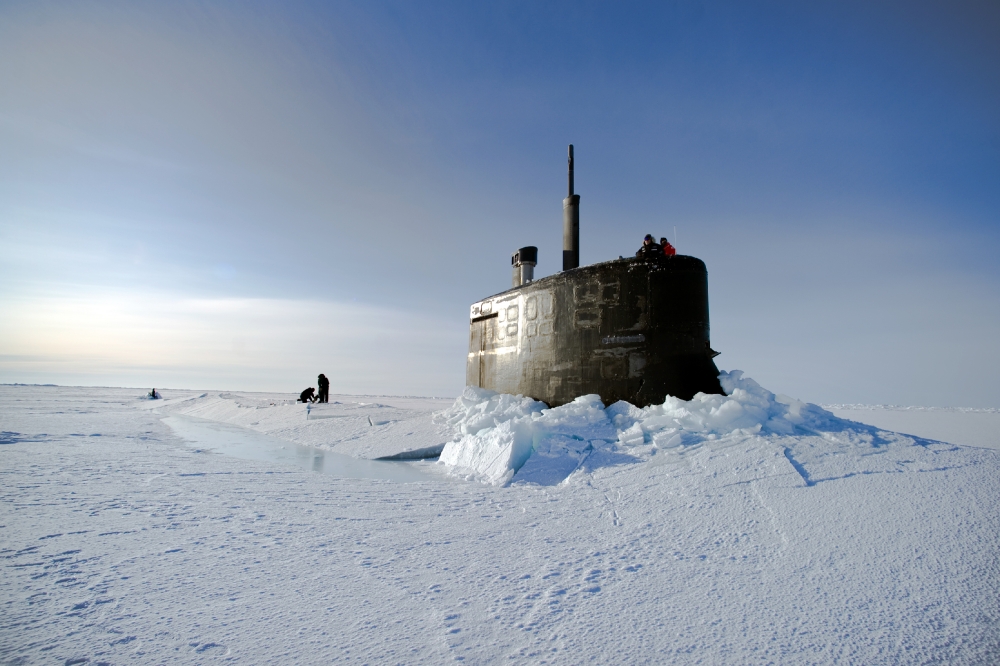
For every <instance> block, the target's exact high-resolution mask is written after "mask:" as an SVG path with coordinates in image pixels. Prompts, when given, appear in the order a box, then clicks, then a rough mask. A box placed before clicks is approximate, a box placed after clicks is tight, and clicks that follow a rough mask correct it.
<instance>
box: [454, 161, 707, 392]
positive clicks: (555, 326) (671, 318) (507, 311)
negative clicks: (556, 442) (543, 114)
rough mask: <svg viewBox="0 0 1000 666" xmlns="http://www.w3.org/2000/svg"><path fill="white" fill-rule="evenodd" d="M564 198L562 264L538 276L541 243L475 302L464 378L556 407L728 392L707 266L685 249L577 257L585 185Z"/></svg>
mask: <svg viewBox="0 0 1000 666" xmlns="http://www.w3.org/2000/svg"><path fill="white" fill-rule="evenodd" d="M568 161H569V169H568V171H569V194H568V196H567V197H566V198H565V199H564V200H563V269H562V271H561V272H559V273H556V274H554V275H550V276H547V277H543V278H540V279H538V280H535V279H534V267H535V266H536V265H537V263H538V248H537V247H534V246H527V247H522V248H520V249H519V250H517V252H515V253H514V254H513V255H512V257H511V266H512V269H513V277H512V286H511V288H510V289H508V290H507V291H503V292H500V293H498V294H494V295H493V296H489V297H488V298H484V299H482V300H480V301H478V302H476V303H473V304H472V306H471V307H470V312H469V314H470V317H469V318H470V326H469V354H468V361H467V364H466V384H467V385H469V386H477V387H480V388H485V389H490V390H493V391H497V392H498V393H510V394H515V395H523V396H527V397H531V398H533V399H535V400H540V401H542V402H544V403H546V404H548V406H549V407H557V406H559V405H564V404H566V403H568V402H572V401H573V400H574V399H575V398H577V397H579V396H581V395H587V394H594V393H596V394H598V395H600V396H601V400H602V401H603V402H604V404H605V405H610V404H612V403H614V402H616V401H618V400H625V401H627V402H630V403H632V404H633V405H636V406H638V407H645V406H647V405H654V404H662V403H663V402H664V400H666V398H667V396H674V397H677V398H680V399H682V400H690V399H691V398H693V397H694V396H695V394H697V393H699V392H701V393H715V394H724V391H723V390H722V386H721V385H720V383H719V369H718V368H717V367H716V365H715V361H714V358H715V357H716V356H718V352H716V351H714V350H713V349H712V346H711V339H710V335H709V333H710V329H709V318H708V271H707V269H706V267H705V263H704V262H703V261H701V260H700V259H697V258H695V257H690V256H684V255H675V256H672V257H660V258H657V259H656V260H646V259H640V258H621V257H620V258H618V259H616V260H612V261H605V262H601V263H597V264H592V265H590V266H580V195H578V194H576V193H575V192H574V191H573V189H574V188H573V146H572V145H570V146H569V160H568Z"/></svg>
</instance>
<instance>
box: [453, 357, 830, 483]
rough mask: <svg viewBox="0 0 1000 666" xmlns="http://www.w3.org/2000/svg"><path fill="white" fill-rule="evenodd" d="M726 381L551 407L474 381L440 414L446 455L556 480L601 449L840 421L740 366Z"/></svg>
mask: <svg viewBox="0 0 1000 666" xmlns="http://www.w3.org/2000/svg"><path fill="white" fill-rule="evenodd" d="M719 380H720V382H721V384H722V388H723V389H724V390H725V391H726V393H727V394H728V395H706V394H704V393H699V394H698V395H696V396H695V397H694V398H692V399H691V400H680V399H678V398H673V397H667V399H666V401H665V402H664V403H663V404H662V405H652V406H649V407H645V408H642V409H640V408H639V407H636V406H634V405H632V404H630V403H627V402H624V401H619V402H616V403H615V404H613V405H611V406H610V407H607V408H605V406H604V404H603V403H602V402H601V400H600V397H599V396H597V395H585V396H581V397H579V398H577V399H576V400H574V401H573V402H571V403H569V404H566V405H563V406H561V407H556V408H554V409H548V408H547V407H546V405H545V403H542V402H538V401H536V400H532V399H530V398H524V397H522V396H513V395H506V394H498V393H495V392H493V391H489V390H486V389H480V388H475V387H466V389H465V392H464V393H463V394H462V395H461V396H460V397H459V398H458V399H457V400H456V401H455V404H454V405H452V407H450V408H449V409H447V410H444V411H442V412H438V413H437V414H436V415H435V421H436V422H438V423H442V424H447V425H450V426H452V427H453V428H455V430H456V435H455V440H454V441H452V442H449V443H448V444H446V445H445V447H444V450H443V451H442V453H441V458H440V461H441V462H442V463H443V464H445V465H450V466H452V467H453V469H455V470H456V471H458V472H460V473H463V474H466V475H469V476H472V477H476V478H479V479H480V480H482V481H485V482H487V483H491V484H495V485H504V484H507V483H510V482H511V481H524V482H538V483H542V484H550V483H553V482H558V481H561V480H563V479H565V478H566V477H568V476H569V475H570V474H571V473H572V472H573V471H574V470H575V469H577V468H578V467H579V466H580V464H581V463H582V462H583V461H584V460H585V459H586V458H587V456H588V455H590V454H591V452H593V451H595V450H601V451H604V452H607V451H609V450H610V451H615V450H625V451H628V452H630V453H632V454H633V455H636V456H637V457H644V456H648V455H650V454H652V452H653V451H654V450H655V449H677V448H683V447H685V446H690V445H692V444H694V443H697V442H701V441H704V440H706V439H716V438H719V437H723V436H726V435H730V434H733V433H737V434H743V435H750V434H757V433H762V434H768V433H776V434H786V435H790V434H795V433H802V434H805V433H812V432H814V431H815V430H816V429H825V428H827V427H829V426H832V425H834V424H835V423H836V422H839V421H840V419H838V418H837V417H835V416H834V415H833V414H831V413H830V412H828V411H826V410H824V409H822V408H820V407H818V406H816V405H812V404H806V403H803V402H800V401H798V400H794V399H792V398H789V397H787V396H782V395H775V394H774V393H771V392H770V391H768V390H767V389H765V388H763V387H761V386H760V384H758V383H757V382H755V381H754V380H752V379H750V378H744V377H743V372H742V371H740V370H734V371H732V372H722V373H721V374H720V376H719Z"/></svg>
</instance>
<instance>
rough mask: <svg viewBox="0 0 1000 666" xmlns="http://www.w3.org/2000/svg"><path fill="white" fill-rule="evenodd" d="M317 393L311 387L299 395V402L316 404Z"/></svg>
mask: <svg viewBox="0 0 1000 666" xmlns="http://www.w3.org/2000/svg"><path fill="white" fill-rule="evenodd" d="M315 393H316V389H314V388H313V387H311V386H310V387H309V388H307V389H306V390H305V391H303V392H302V393H300V394H299V400H300V401H301V402H316V396H315V395H314V394H315Z"/></svg>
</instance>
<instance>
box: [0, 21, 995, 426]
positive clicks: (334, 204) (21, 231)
mask: <svg viewBox="0 0 1000 666" xmlns="http://www.w3.org/2000/svg"><path fill="white" fill-rule="evenodd" d="M998 28H1000V9H997V7H996V5H995V4H990V3H985V2H984V3H958V4H954V3H952V4H948V3H848V2H837V3H798V2H788V3H743V2H737V3H697V2H682V3H640V2H635V3H531V2H521V3H492V4H488V3H459V2H455V3H431V2H427V3H413V2H382V3H379V2H364V3H336V2H330V3H294V2H284V3H247V2H239V3H237V2H233V3H183V2H177V3H168V4H164V3H138V2H129V3H114V2H95V3H80V2H74V3H59V2H54V3H45V2H30V3H29V2H26V3H18V2H7V3H4V4H3V5H2V6H0V239H2V247H0V307H2V310H3V311H4V312H5V313H6V316H4V317H3V318H2V319H3V321H2V322H0V381H4V382H18V381H19V382H53V383H60V384H87V385H92V384H103V385H107V384H111V385H132V386H147V385H148V386H153V385H164V386H177V387H193V388H227V389H244V390H287V391H292V390H300V389H301V388H304V387H305V386H308V385H314V384H315V382H314V377H315V375H316V374H317V373H318V372H325V373H326V374H327V375H328V376H330V377H331V379H332V381H333V386H332V390H334V391H342V392H366V393H388V394H400V393H403V394H420V395H455V394H457V393H458V392H459V391H460V390H461V386H462V383H463V379H464V355H465V351H466V349H465V347H466V344H467V343H466V336H467V326H468V324H467V308H468V305H469V304H470V303H472V302H473V301H476V300H478V299H480V298H482V297H483V296H486V295H489V294H492V293H496V292H498V291H502V290H503V289H505V288H506V286H507V285H508V284H509V279H510V277H509V257H510V253H511V252H513V251H514V250H516V249H517V248H518V247H520V246H523V245H537V246H538V247H539V267H538V271H537V273H538V274H540V275H547V274H550V273H552V272H555V271H556V270H558V269H559V265H560V261H561V259H560V257H561V253H560V251H561V212H562V211H561V202H562V197H563V196H564V189H565V151H566V145H567V144H569V143H573V144H575V146H576V158H577V161H576V165H577V169H576V185H577V192H579V193H580V194H581V195H582V203H581V260H582V261H583V262H584V263H593V262H598V261H602V260H606V259H611V258H616V257H617V256H618V255H620V254H623V255H627V254H629V253H631V252H634V251H635V248H636V247H637V246H638V243H639V239H640V238H641V237H642V235H643V234H645V233H647V232H652V233H655V234H658V235H673V234H674V227H676V229H677V232H676V233H677V239H678V248H679V250H680V251H681V252H682V253H686V254H693V255H695V256H698V257H700V258H702V259H704V260H705V262H706V263H707V265H708V269H709V280H710V293H711V308H712V313H711V314H712V342H713V346H714V347H715V348H716V349H718V350H720V351H721V352H722V356H720V357H719V358H718V359H717V361H718V363H719V365H720V367H722V368H724V369H737V368H738V369H742V370H744V371H745V372H746V373H747V374H748V375H749V376H751V377H754V378H756V379H757V380H758V381H760V382H761V383H762V384H763V385H764V386H766V387H768V388H770V389H771V390H774V391H776V392H781V393H787V394H790V395H793V396H795V397H798V398H802V399H805V400H808V401H812V402H867V403H892V404H916V405H939V406H973V407H1000V388H998V386H997V382H996V380H995V377H996V375H997V374H998V371H1000V350H998V345H997V340H998V339H1000V262H998V260H997V259H996V248H997V246H998V241H1000V219H998V213H1000V187H998V183H1000V122H998V121H1000V80H998V79H1000V67H998V65H1000V43H998V41H997V40H996V39H995V35H996V34H997V30H998Z"/></svg>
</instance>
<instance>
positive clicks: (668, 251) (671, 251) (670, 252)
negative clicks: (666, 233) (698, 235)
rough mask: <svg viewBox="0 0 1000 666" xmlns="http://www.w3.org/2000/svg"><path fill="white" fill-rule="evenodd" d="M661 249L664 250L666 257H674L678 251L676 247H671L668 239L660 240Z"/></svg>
mask: <svg viewBox="0 0 1000 666" xmlns="http://www.w3.org/2000/svg"><path fill="white" fill-rule="evenodd" d="M660 247H662V248H663V256H664V257H672V256H674V255H675V254H677V250H675V249H674V246H673V245H671V244H670V241H668V240H667V239H666V238H661V239H660Z"/></svg>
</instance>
